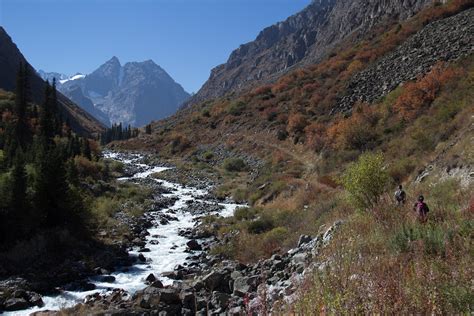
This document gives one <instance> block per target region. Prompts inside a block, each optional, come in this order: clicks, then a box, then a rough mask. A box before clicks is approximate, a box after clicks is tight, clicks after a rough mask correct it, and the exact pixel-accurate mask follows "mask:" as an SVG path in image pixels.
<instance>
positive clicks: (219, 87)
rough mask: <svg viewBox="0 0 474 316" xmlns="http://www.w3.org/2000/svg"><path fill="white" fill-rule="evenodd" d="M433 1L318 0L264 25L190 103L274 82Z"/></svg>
mask: <svg viewBox="0 0 474 316" xmlns="http://www.w3.org/2000/svg"><path fill="white" fill-rule="evenodd" d="M432 2H433V1H432V0H393V1H386V0H374V1H366V0H351V1H347V0H314V1H313V2H312V3H311V4H310V5H309V6H308V7H307V8H305V9H304V10H303V11H301V12H300V13H298V14H296V15H293V16H291V17H289V18H288V19H287V20H286V21H284V22H280V23H278V24H276V25H273V26H270V27H268V28H266V29H264V30H263V31H262V32H260V34H259V35H258V36H257V38H256V39H255V41H253V42H250V43H247V44H244V45H241V46H240V47H239V48H238V49H236V50H235V51H234V52H232V54H231V55H230V57H229V59H228V61H227V63H225V64H222V65H220V66H217V67H216V68H214V69H213V70H212V71H211V75H210V78H209V80H208V81H207V82H206V83H205V84H204V85H203V87H202V88H201V90H199V92H198V93H197V94H196V95H195V96H194V97H193V98H192V99H191V101H190V102H189V103H194V102H198V101H202V100H205V99H208V98H213V97H218V96H222V95H224V94H225V93H227V92H231V91H239V90H242V89H245V88H248V87H249V86H251V85H252V84H255V82H265V81H271V80H272V79H274V78H275V77H278V76H279V75H281V74H283V73H285V72H286V71H288V70H290V69H294V68H297V67H300V66H303V65H305V64H308V63H314V62H317V61H319V60H321V58H322V57H324V56H326V55H327V54H328V52H329V51H330V50H331V49H332V48H333V47H334V46H335V45H337V44H339V43H340V42H341V41H342V40H344V39H347V38H348V37H349V36H353V38H354V40H357V39H359V38H360V37H361V36H363V35H364V34H365V33H366V32H367V31H369V30H370V29H371V28H373V27H374V26H376V25H377V24H379V23H382V22H383V21H386V20H405V19H406V18H408V17H410V16H412V15H414V14H415V13H416V12H418V11H419V10H420V9H422V8H423V7H424V6H426V5H429V4H431V3H432Z"/></svg>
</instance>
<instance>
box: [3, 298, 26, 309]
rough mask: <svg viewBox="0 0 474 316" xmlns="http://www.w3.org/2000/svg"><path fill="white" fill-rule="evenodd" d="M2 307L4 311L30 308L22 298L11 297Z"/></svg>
mask: <svg viewBox="0 0 474 316" xmlns="http://www.w3.org/2000/svg"><path fill="white" fill-rule="evenodd" d="M4 306H5V307H4V308H5V310H6V311H17V310H21V309H26V308H28V307H30V303H28V302H27V301H26V300H25V299H24V298H19V297H12V298H9V299H7V300H6V301H5V303H4Z"/></svg>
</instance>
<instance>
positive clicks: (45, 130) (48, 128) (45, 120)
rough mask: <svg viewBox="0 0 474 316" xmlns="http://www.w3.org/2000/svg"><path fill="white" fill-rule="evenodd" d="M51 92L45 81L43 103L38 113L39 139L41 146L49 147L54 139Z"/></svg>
mask: <svg viewBox="0 0 474 316" xmlns="http://www.w3.org/2000/svg"><path fill="white" fill-rule="evenodd" d="M52 94H53V90H52V88H51V86H50V85H49V82H48V81H46V88H45V92H44V102H43V106H42V109H41V113H40V122H39V123H40V138H41V142H42V145H43V146H48V145H51V144H52V142H53V138H54V135H55V133H54V131H55V129H54V118H53V113H52V104H53V103H54V102H53V95H52Z"/></svg>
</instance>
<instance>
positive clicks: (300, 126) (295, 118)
mask: <svg viewBox="0 0 474 316" xmlns="http://www.w3.org/2000/svg"><path fill="white" fill-rule="evenodd" d="M306 125H308V121H307V119H306V117H305V116H304V115H303V114H300V113H293V114H291V115H290V117H289V118H288V124H287V126H286V130H287V131H288V133H290V134H298V133H302V132H303V131H304V128H305V127H306Z"/></svg>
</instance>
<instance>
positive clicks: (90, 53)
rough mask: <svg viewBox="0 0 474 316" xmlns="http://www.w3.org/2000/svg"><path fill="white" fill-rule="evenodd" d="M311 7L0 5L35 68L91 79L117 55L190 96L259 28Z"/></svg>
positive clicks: (148, 1) (281, 0) (252, 3)
mask: <svg viewBox="0 0 474 316" xmlns="http://www.w3.org/2000/svg"><path fill="white" fill-rule="evenodd" d="M309 3H310V0H0V25H2V26H3V27H5V29H6V30H7V32H8V33H9V34H10V36H11V37H12V38H13V41H14V42H15V43H16V44H17V45H18V47H19V48H20V50H21V51H22V52H23V54H24V55H25V57H26V58H27V59H28V61H29V62H30V63H31V64H32V65H33V66H34V67H35V68H36V69H43V70H46V71H56V72H61V73H65V74H74V73H76V72H82V73H90V72H91V71H93V70H94V69H95V68H97V67H98V66H99V65H100V64H102V63H103V62H105V61H107V60H108V59H110V58H111V57H112V56H114V55H115V56H117V57H118V58H119V59H120V61H121V62H122V64H123V63H125V62H127V61H143V60H147V59H153V60H154V61H155V62H156V63H157V64H159V65H160V66H161V67H163V68H164V69H165V70H166V71H167V72H168V73H169V74H170V75H171V76H172V77H173V78H174V79H175V80H176V81H177V82H179V83H181V84H182V85H183V87H184V88H185V89H186V90H187V91H189V92H196V91H197V90H198V89H199V88H200V87H201V85H202V84H203V83H204V82H205V81H206V80H207V78H208V77H209V73H210V70H211V68H213V67H215V66H217V65H219V64H221V63H223V62H225V61H226V60H227V58H228V56H229V54H230V53H231V52H232V50H234V49H235V48H237V47H238V46H239V45H240V44H243V43H246V42H249V41H251V40H253V39H255V37H256V36H257V35H258V33H259V31H260V30H262V29H263V28H264V27H266V26H269V25H271V24H274V23H275V22H278V21H281V20H284V19H286V18H287V17H288V16H290V15H292V14H294V13H296V12H298V11H300V10H301V9H303V8H304V7H305V6H307V5H308V4H309Z"/></svg>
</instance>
